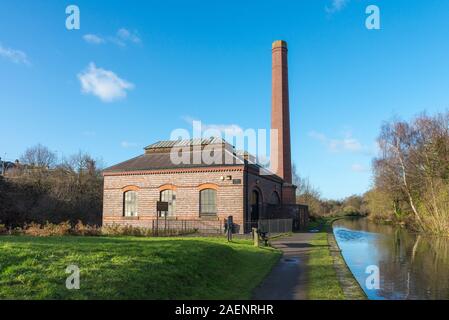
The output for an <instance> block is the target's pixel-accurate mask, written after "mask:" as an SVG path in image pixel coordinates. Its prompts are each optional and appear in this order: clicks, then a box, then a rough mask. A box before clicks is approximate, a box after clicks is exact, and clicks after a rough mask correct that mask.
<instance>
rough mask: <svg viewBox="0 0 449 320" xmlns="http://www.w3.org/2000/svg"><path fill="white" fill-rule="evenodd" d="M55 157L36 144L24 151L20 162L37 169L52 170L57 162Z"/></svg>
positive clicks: (51, 152) (52, 153)
mask: <svg viewBox="0 0 449 320" xmlns="http://www.w3.org/2000/svg"><path fill="white" fill-rule="evenodd" d="M57 158H58V157H57V155H56V153H55V152H53V151H51V150H50V149H48V148H47V147H45V146H43V145H41V144H37V145H35V146H34V147H31V148H28V149H26V150H25V152H24V154H23V155H22V156H21V157H20V160H21V162H23V163H25V164H28V165H31V166H33V167H39V168H52V167H54V166H55V164H56V161H57Z"/></svg>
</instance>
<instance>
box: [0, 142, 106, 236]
mask: <svg viewBox="0 0 449 320" xmlns="http://www.w3.org/2000/svg"><path fill="white" fill-rule="evenodd" d="M101 169H102V166H101V161H100V160H95V159H93V158H92V157H91V156H90V155H89V154H87V153H83V152H78V153H76V154H73V155H71V156H68V157H64V158H63V159H58V157H57V154H56V153H55V152H53V151H51V150H49V149H48V148H47V147H45V146H42V145H40V144H39V145H36V146H33V147H31V148H28V149H27V150H26V151H25V152H24V153H23V155H22V156H21V157H20V161H17V162H16V164H15V166H14V168H11V169H8V171H7V172H6V173H5V177H0V224H4V225H6V226H8V227H16V226H23V225H24V224H26V223H30V222H35V223H46V222H50V223H60V222H63V221H69V222H71V223H76V222H78V221H81V222H83V223H85V224H91V225H100V224H101V212H102V198H103V191H102V189H103V178H102V175H101Z"/></svg>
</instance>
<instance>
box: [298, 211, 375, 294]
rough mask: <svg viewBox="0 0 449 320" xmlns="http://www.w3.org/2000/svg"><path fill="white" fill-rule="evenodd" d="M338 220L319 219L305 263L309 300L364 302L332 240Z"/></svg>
mask: <svg viewBox="0 0 449 320" xmlns="http://www.w3.org/2000/svg"><path fill="white" fill-rule="evenodd" d="M338 219H340V218H320V219H319V220H317V221H316V222H314V223H312V224H311V225H310V227H309V230H311V231H315V232H316V233H315V234H314V237H313V238H312V241H311V244H312V249H311V250H310V253H309V259H308V290H307V291H308V299H311V300H317V299H319V300H322V299H337V300H342V299H344V300H365V299H366V298H367V296H366V295H365V293H364V291H363V290H362V288H361V287H360V285H359V283H358V282H357V280H356V279H355V278H354V276H353V274H352V272H351V270H350V269H349V268H348V266H347V264H346V262H345V260H344V258H343V256H342V255H341V250H340V248H339V246H338V244H337V241H336V239H335V237H334V233H333V229H332V224H333V223H334V222H335V221H336V220H338Z"/></svg>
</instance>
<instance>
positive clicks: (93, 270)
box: [0, 236, 280, 299]
mask: <svg viewBox="0 0 449 320" xmlns="http://www.w3.org/2000/svg"><path fill="white" fill-rule="evenodd" d="M279 257H280V252H279V251H277V250H275V249H272V248H255V247H253V246H252V243H251V242H250V241H247V240H235V241H234V242H233V243H227V242H226V240H225V239H222V238H194V237H192V238H133V237H71V236H67V237H48V238H35V237H27V236H1V237H0V299H248V298H250V296H251V292H252V290H253V288H254V287H255V286H257V285H258V284H259V283H260V282H261V281H262V280H263V279H264V277H265V276H266V275H267V274H268V272H269V271H270V270H271V268H272V267H273V265H274V264H275V263H276V262H277V261H278V259H279ZM70 264H75V265H77V266H78V267H79V268H80V272H81V277H80V289H79V290H68V289H66V287H65V281H66V278H67V277H68V276H69V274H66V273H65V269H66V267H67V266H68V265H70Z"/></svg>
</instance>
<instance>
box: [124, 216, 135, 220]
mask: <svg viewBox="0 0 449 320" xmlns="http://www.w3.org/2000/svg"><path fill="white" fill-rule="evenodd" d="M123 219H125V220H139V216H135V217H127V216H124V217H123Z"/></svg>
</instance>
